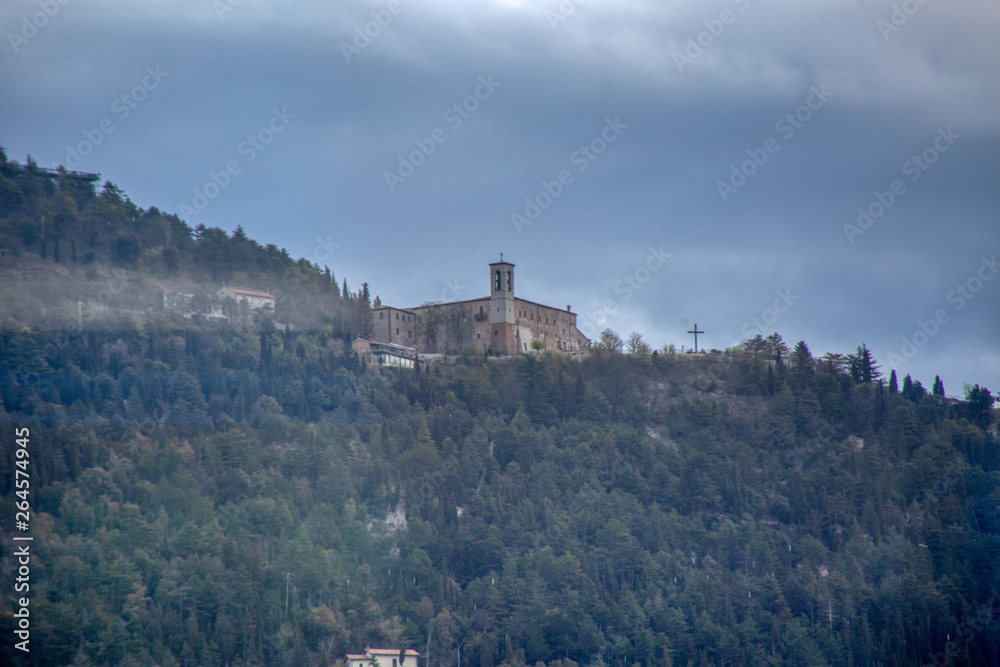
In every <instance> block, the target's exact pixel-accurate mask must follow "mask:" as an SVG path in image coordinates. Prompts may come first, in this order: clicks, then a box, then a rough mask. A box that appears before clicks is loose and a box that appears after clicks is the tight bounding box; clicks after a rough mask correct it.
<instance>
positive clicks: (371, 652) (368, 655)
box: [347, 648, 420, 667]
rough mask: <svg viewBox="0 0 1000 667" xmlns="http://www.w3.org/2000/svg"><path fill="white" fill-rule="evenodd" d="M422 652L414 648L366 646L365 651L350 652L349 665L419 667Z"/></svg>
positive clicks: (350, 666)
mask: <svg viewBox="0 0 1000 667" xmlns="http://www.w3.org/2000/svg"><path fill="white" fill-rule="evenodd" d="M419 657H420V654H419V653H417V652H416V651H414V650H413V649H406V651H405V652H404V651H403V650H402V649H398V648H366V649H365V652H364V653H348V654H347V667H373V665H374V663H375V662H376V661H377V662H378V664H379V665H380V666H381V667H417V662H418V658H419Z"/></svg>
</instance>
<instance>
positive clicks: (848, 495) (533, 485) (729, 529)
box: [0, 321, 1000, 665]
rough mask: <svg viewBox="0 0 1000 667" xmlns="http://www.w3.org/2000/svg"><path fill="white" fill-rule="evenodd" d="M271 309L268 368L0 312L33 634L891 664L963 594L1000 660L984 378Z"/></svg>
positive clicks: (56, 658)
mask: <svg viewBox="0 0 1000 667" xmlns="http://www.w3.org/2000/svg"><path fill="white" fill-rule="evenodd" d="M267 335H268V336H273V338H271V339H269V342H268V345H269V346H270V355H271V359H270V362H269V363H268V364H263V363H262V359H261V356H260V355H261V354H262V352H263V350H262V348H261V346H260V344H259V338H260V334H259V333H252V332H242V333H240V332H234V331H229V332H225V333H223V332H221V331H217V330H213V329H210V328H204V327H200V326H198V325H197V324H192V323H185V324H179V323H178V324H173V323H171V324H170V325H169V326H168V325H167V324H166V323H165V322H162V321H161V322H157V321H150V322H149V323H147V324H144V325H134V324H133V325H130V326H129V327H127V328H119V329H116V330H114V329H109V330H107V331H103V332H91V333H88V334H87V335H86V336H79V335H77V336H70V337H69V338H68V339H67V340H66V341H65V342H64V344H63V346H62V347H59V348H57V347H49V348H47V347H46V345H45V342H46V341H45V340H44V339H43V338H39V337H38V336H35V335H33V334H30V333H21V334H12V333H8V334H3V340H2V341H0V342H2V343H3V347H2V349H3V353H2V357H0V362H2V365H0V383H2V384H0V392H2V400H3V403H2V408H3V411H2V412H0V428H2V429H3V432H4V433H5V434H9V433H11V431H12V428H13V426H14V425H15V424H16V425H27V426H28V427H29V428H30V429H31V433H32V440H31V443H32V444H31V447H32V457H33V458H32V466H33V469H32V470H33V473H32V474H33V478H32V479H33V481H34V480H37V485H38V486H37V487H33V492H34V493H35V494H36V495H35V496H34V497H33V501H34V502H35V512H36V518H35V524H34V526H35V530H36V533H35V535H36V543H37V544H38V545H39V548H40V549H42V550H43V551H41V552H40V553H39V560H40V562H43V563H44V564H45V566H44V569H39V570H38V574H37V579H34V580H33V588H32V594H33V596H34V597H33V603H32V604H38V605H39V606H38V610H39V611H38V617H39V618H42V617H44V618H46V619H51V620H49V621H47V622H45V623H42V622H39V623H38V625H37V626H33V628H36V632H37V633H38V634H37V635H35V634H33V638H35V637H37V640H38V642H39V644H40V645H44V646H45V647H46V648H45V649H41V648H40V649H39V653H38V654H37V656H36V655H35V654H32V657H31V658H30V659H31V660H34V661H35V662H36V663H37V664H52V663H53V662H54V663H56V664H69V663H72V662H74V661H75V662H76V663H77V664H87V662H88V661H89V663H90V664H132V663H131V662H129V661H130V660H131V661H132V662H136V661H138V662H136V664H149V663H151V662H156V663H160V664H179V663H183V662H185V661H187V662H189V663H198V664H224V663H229V664H250V663H256V664H284V663H289V664H317V665H320V664H331V663H332V662H334V661H335V660H337V659H338V658H340V657H342V656H343V655H344V654H345V653H347V652H355V651H359V650H361V649H362V648H363V647H364V646H366V645H368V646H392V647H396V648H398V647H404V648H405V647H414V648H418V649H421V648H423V647H424V646H425V645H426V643H427V641H428V633H429V634H430V646H431V655H432V662H433V663H434V664H443V665H447V664H452V663H454V662H455V660H456V659H457V653H458V647H459V644H462V646H463V648H462V655H463V659H471V660H473V661H474V662H478V663H479V664H493V665H498V664H507V665H515V664H517V665H520V664H525V665H527V664H537V663H539V662H541V663H545V664H549V665H553V664H557V665H569V664H577V665H579V664H601V663H602V662H603V664H628V665H632V664H635V663H638V664H640V665H653V664H656V665H660V664H677V665H684V664H698V663H712V664H721V663H738V662H741V661H742V662H746V663H760V662H768V661H771V662H775V663H797V664H824V663H825V664H841V663H843V662H844V661H845V657H844V656H846V655H848V654H851V655H854V656H855V658H854V659H855V660H856V661H864V662H867V663H869V664H875V663H880V664H913V663H917V662H921V661H925V660H928V659H929V658H928V656H932V655H934V654H936V653H938V652H940V651H945V650H952V651H954V650H956V646H955V645H954V644H951V645H950V646H951V648H950V649H949V639H948V636H949V635H951V636H952V637H955V636H957V634H958V633H959V632H960V631H962V628H966V629H968V628H969V627H971V626H970V623H971V621H970V620H969V619H972V618H985V619H986V622H984V623H980V624H979V625H977V626H975V627H980V628H982V629H981V630H979V631H978V632H971V633H969V632H967V634H970V635H971V637H970V638H969V641H968V642H965V641H964V640H963V642H962V643H961V644H960V645H958V646H957V650H958V651H959V654H958V655H959V657H958V658H956V659H959V660H965V661H966V662H982V661H984V660H989V659H992V657H993V656H996V655H997V651H998V646H997V643H996V637H997V634H996V632H995V627H996V626H995V624H996V620H997V619H996V618H995V617H994V616H989V611H988V610H989V609H991V608H992V607H990V604H991V602H990V600H991V598H990V595H991V593H992V592H994V591H997V590H998V589H1000V566H998V563H997V561H996V559H995V558H993V557H992V555H991V554H994V553H995V551H996V549H997V548H998V547H1000V515H998V514H997V511H996V507H997V499H998V498H1000V473H998V471H1000V456H998V454H997V451H998V443H997V442H996V435H995V430H991V425H992V421H991V420H992V419H993V418H992V413H991V412H990V406H991V405H992V395H991V394H990V393H989V391H988V390H985V389H983V388H981V387H978V386H977V387H973V388H971V389H970V390H969V392H968V396H967V399H968V401H967V402H961V403H957V402H952V403H942V402H940V401H931V400H929V398H928V399H927V400H924V398H922V397H921V395H920V394H919V392H916V389H915V387H916V386H917V384H916V383H914V382H913V381H912V379H910V378H907V379H906V380H904V391H903V393H902V395H893V394H889V393H887V392H886V391H885V390H884V389H883V388H882V387H881V385H873V384H869V383H865V382H860V383H855V382H854V381H853V379H852V378H851V377H850V375H848V374H846V373H842V372H839V371H836V370H835V369H834V367H833V366H829V365H826V364H825V363H817V362H815V360H813V358H812V356H811V355H810V354H809V353H808V347H807V346H806V345H805V344H804V343H801V342H800V343H799V344H798V345H796V346H795V349H794V350H793V351H792V353H791V355H790V357H789V359H790V361H789V364H790V365H789V367H788V377H787V380H785V381H780V380H779V379H778V376H777V374H776V373H774V371H773V370H772V371H771V372H772V375H771V377H772V382H773V383H774V387H773V398H764V397H765V396H767V395H768V394H769V393H770V392H769V390H768V387H767V386H766V383H765V382H764V380H763V378H764V377H765V374H766V371H764V370H763V368H760V369H759V370H754V366H755V365H760V366H766V368H767V369H773V368H774V365H773V364H772V363H771V362H770V361H769V360H768V359H767V358H766V357H763V358H762V357H757V358H755V353H754V352H752V351H749V350H747V351H736V352H733V353H732V354H731V355H728V356H726V355H697V357H695V356H694V355H692V358H691V359H689V360H687V361H684V362H683V363H682V362H681V361H680V360H677V361H675V362H673V363H666V362H664V363H650V362H649V361H648V360H646V359H643V358H642V357H640V356H639V355H617V354H616V355H596V356H594V357H593V358H590V359H586V360H584V361H583V362H574V361H570V360H568V359H566V358H565V357H562V356H560V355H541V356H535V355H528V356H525V357H522V358H519V359H516V360H512V361H511V360H508V361H494V362H485V363H482V362H478V361H477V362H472V361H467V362H466V363H464V364H461V365H458V366H455V367H451V368H446V369H443V371H444V372H442V369H441V368H440V367H434V368H432V369H431V370H430V371H422V372H419V373H414V372H403V371H400V370H399V369H385V370H382V371H380V372H378V373H364V374H361V373H359V372H358V369H357V366H356V361H355V359H354V357H353V355H351V354H349V353H348V351H347V349H346V348H345V347H344V346H343V345H342V344H339V343H337V344H334V340H333V339H330V338H329V337H328V334H326V333H323V332H298V333H297V334H295V335H294V336H291V337H284V336H280V335H276V334H267ZM778 354H779V355H780V352H778ZM779 358H780V357H779ZM755 378H756V379H755ZM673 386H681V387H686V389H682V390H681V391H680V392H675V391H673V390H671V389H670V388H671V387H673ZM709 386H711V387H713V389H712V390H711V391H712V393H711V394H702V393H700V390H698V389H697V387H705V388H707V387H709ZM747 401H750V403H747ZM751 405H752V406H753V407H749V406H751ZM991 434H992V435H991ZM10 451H11V449H10V448H7V449H6V450H5V451H4V453H3V455H2V457H0V468H2V469H3V471H4V475H3V476H2V477H0V490H2V492H3V497H4V499H5V502H7V503H9V502H10V501H11V499H12V498H13V492H14V489H13V483H12V480H13V475H12V474H10V472H11V470H12V466H13V461H12V460H11V456H10ZM403 517H405V526H404V525H403V524H402V519H403ZM11 622H12V618H11V617H10V616H9V615H6V616H3V615H0V624H2V625H4V627H8V626H10V625H11ZM991 623H992V624H993V625H991ZM963 624H964V625H963ZM991 628H992V629H991Z"/></svg>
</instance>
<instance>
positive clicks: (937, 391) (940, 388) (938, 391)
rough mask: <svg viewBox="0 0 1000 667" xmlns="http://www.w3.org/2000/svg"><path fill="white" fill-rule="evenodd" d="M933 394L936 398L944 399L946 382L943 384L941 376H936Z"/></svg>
mask: <svg viewBox="0 0 1000 667" xmlns="http://www.w3.org/2000/svg"><path fill="white" fill-rule="evenodd" d="M931 393H932V394H933V395H935V396H940V397H941V398H944V382H941V376H940V375H935V376H934V388H933V390H932V391H931Z"/></svg>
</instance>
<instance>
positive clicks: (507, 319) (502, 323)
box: [490, 253, 518, 354]
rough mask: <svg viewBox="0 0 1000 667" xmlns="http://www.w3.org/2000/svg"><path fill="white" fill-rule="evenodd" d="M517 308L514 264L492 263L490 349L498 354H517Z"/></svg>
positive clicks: (505, 262) (501, 257)
mask: <svg viewBox="0 0 1000 667" xmlns="http://www.w3.org/2000/svg"><path fill="white" fill-rule="evenodd" d="M516 324H517V320H516V309H515V305H514V264H513V263H512V262H507V261H504V259H503V253H501V254H500V261H499V262H493V263H491V264H490V325H491V326H490V329H491V332H490V350H491V351H492V352H494V353H496V354H517V351H518V350H517V339H516V335H515V333H516V330H517V328H516V326H515V325H516Z"/></svg>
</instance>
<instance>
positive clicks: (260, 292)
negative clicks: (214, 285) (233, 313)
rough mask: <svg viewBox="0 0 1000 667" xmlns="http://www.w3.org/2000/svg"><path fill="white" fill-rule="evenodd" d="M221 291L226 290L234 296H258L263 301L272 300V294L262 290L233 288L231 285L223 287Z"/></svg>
mask: <svg viewBox="0 0 1000 667" xmlns="http://www.w3.org/2000/svg"><path fill="white" fill-rule="evenodd" d="M222 287H223V289H227V290H229V291H230V292H235V293H236V294H244V295H246V296H259V297H262V298H265V299H273V298H274V295H273V294H268V293H267V292H265V291H264V290H259V289H252V288H250V287H233V286H232V285H223V286H222Z"/></svg>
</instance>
